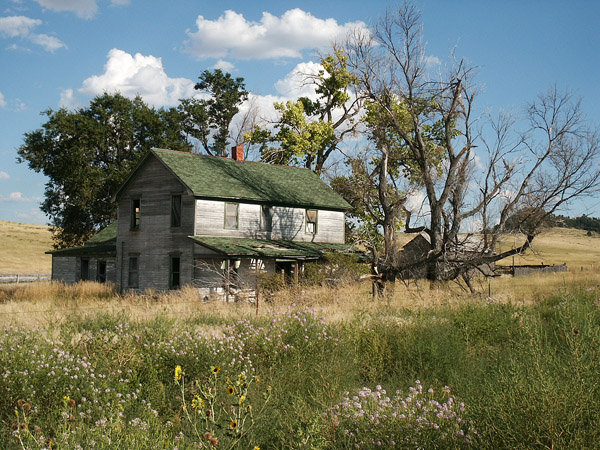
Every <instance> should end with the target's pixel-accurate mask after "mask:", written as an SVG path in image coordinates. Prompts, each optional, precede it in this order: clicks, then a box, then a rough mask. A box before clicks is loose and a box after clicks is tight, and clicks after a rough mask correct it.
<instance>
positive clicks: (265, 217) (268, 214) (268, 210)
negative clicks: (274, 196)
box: [260, 205, 273, 231]
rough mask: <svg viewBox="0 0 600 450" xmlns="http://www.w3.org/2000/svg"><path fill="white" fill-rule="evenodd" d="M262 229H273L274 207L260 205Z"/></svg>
mask: <svg viewBox="0 0 600 450" xmlns="http://www.w3.org/2000/svg"><path fill="white" fill-rule="evenodd" d="M260 229H261V230H262V231H272V230H273V207H272V206H266V205H262V206H261V207H260Z"/></svg>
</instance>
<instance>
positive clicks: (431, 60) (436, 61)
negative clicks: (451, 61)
mask: <svg viewBox="0 0 600 450" xmlns="http://www.w3.org/2000/svg"><path fill="white" fill-rule="evenodd" d="M441 65H442V60H441V59H440V58H438V57H437V56H426V57H425V67H427V68H429V69H431V68H433V67H436V66H441Z"/></svg>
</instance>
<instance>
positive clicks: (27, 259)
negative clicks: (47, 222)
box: [0, 220, 52, 274]
mask: <svg viewBox="0 0 600 450" xmlns="http://www.w3.org/2000/svg"><path fill="white" fill-rule="evenodd" d="M0 242H1V243H2V251H1V252H0V273H22V274H38V273H43V274H46V273H50V272H51V270H52V257H51V256H50V255H46V254H45V253H44V252H47V251H48V250H51V249H52V235H51V233H50V229H49V228H48V227H47V226H44V225H31V224H27V223H18V222H7V221H4V220H0Z"/></svg>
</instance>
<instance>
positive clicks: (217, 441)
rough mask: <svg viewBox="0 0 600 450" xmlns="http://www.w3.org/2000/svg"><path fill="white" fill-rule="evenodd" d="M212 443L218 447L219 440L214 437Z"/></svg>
mask: <svg viewBox="0 0 600 450" xmlns="http://www.w3.org/2000/svg"><path fill="white" fill-rule="evenodd" d="M210 443H211V444H212V445H214V446H215V447H216V446H217V444H218V443H219V440H218V439H217V438H216V437H214V438H212V439H211V440H210Z"/></svg>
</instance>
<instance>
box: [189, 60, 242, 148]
mask: <svg viewBox="0 0 600 450" xmlns="http://www.w3.org/2000/svg"><path fill="white" fill-rule="evenodd" d="M199 79H200V81H199V82H198V83H196V85H195V86H194V89H196V90H199V91H200V92H203V93H205V94H208V95H209V98H208V99H197V98H188V99H182V100H181V104H180V106H179V111H180V113H181V116H182V121H183V129H184V131H185V133H187V135H188V136H190V137H192V138H194V139H196V140H198V141H199V142H200V144H201V145H202V147H203V148H204V151H205V152H206V153H208V154H209V155H215V156H226V155H227V143H228V141H229V138H230V135H229V126H230V125H231V121H232V119H233V117H234V116H235V115H236V114H237V113H238V112H239V106H240V105H241V104H242V103H243V102H245V101H246V100H247V99H248V91H246V87H245V84H244V79H243V78H232V76H231V74H229V73H224V72H223V71H222V70H221V69H215V70H214V71H210V70H205V71H204V72H202V74H201V75H200V77H199Z"/></svg>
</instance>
